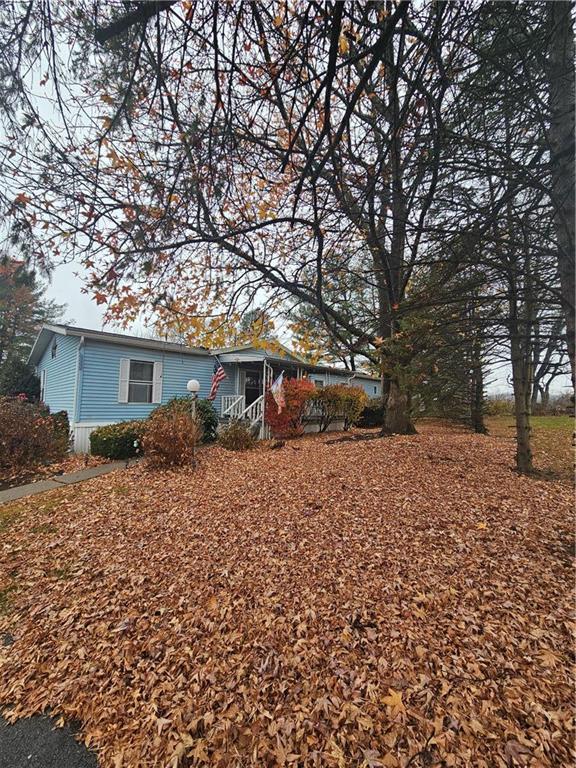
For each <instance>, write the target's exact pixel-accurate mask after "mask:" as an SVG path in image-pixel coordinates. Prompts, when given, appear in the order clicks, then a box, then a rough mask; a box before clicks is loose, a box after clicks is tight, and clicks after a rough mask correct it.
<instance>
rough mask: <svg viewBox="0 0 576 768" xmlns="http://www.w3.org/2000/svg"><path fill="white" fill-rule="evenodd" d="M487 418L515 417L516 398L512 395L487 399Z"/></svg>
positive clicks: (494, 396) (493, 396)
mask: <svg viewBox="0 0 576 768" xmlns="http://www.w3.org/2000/svg"><path fill="white" fill-rule="evenodd" d="M486 415H487V416H513V415H514V398H513V397H512V396H511V395H492V396H491V397H488V398H486Z"/></svg>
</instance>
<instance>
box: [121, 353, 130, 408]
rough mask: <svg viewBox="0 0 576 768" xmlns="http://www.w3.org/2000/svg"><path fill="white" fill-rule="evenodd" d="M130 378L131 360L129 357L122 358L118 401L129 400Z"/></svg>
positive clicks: (124, 401) (125, 401)
mask: <svg viewBox="0 0 576 768" xmlns="http://www.w3.org/2000/svg"><path fill="white" fill-rule="evenodd" d="M129 378H130V360H129V359H128V358H127V357H123V358H121V359H120V376H119V378H118V402H119V403H127V402H128V380H129Z"/></svg>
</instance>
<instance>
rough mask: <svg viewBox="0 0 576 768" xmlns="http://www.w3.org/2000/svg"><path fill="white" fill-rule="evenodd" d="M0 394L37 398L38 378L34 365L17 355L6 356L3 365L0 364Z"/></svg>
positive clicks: (38, 394) (38, 389) (29, 398)
mask: <svg viewBox="0 0 576 768" xmlns="http://www.w3.org/2000/svg"><path fill="white" fill-rule="evenodd" d="M0 395H6V396H7V397H16V396H17V395H26V397H27V399H28V400H38V399H39V397H40V379H39V378H38V376H36V373H35V372H34V367H33V366H31V365H29V364H28V363H26V362H24V361H23V360H20V359H19V358H18V357H14V356H12V357H10V358H8V359H7V360H6V361H5V363H4V365H2V366H0Z"/></svg>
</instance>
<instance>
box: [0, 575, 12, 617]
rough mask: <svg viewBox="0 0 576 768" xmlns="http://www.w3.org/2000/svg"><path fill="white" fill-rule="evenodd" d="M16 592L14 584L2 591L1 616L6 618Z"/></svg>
mask: <svg viewBox="0 0 576 768" xmlns="http://www.w3.org/2000/svg"><path fill="white" fill-rule="evenodd" d="M15 591H16V584H15V583H14V582H13V583H12V584H9V585H8V586H7V587H4V588H3V589H0V616H5V615H6V614H7V613H8V612H9V610H10V603H11V597H12V593H13V592H15Z"/></svg>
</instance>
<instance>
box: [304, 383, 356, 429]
mask: <svg viewBox="0 0 576 768" xmlns="http://www.w3.org/2000/svg"><path fill="white" fill-rule="evenodd" d="M344 389H348V387H346V386H345V385H344V384H330V385H329V386H327V387H323V388H322V389H317V390H316V391H315V392H314V394H313V395H312V397H311V401H312V402H313V403H314V406H315V411H316V414H317V415H318V431H319V432H325V431H326V430H327V429H328V427H329V426H330V424H331V423H332V422H333V421H334V419H335V418H336V417H337V416H342V415H343V411H344V395H343V390H344Z"/></svg>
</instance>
